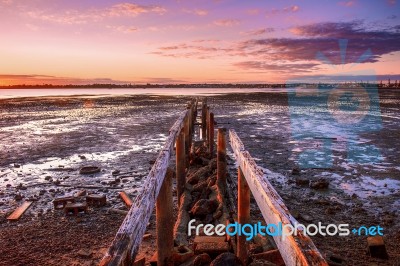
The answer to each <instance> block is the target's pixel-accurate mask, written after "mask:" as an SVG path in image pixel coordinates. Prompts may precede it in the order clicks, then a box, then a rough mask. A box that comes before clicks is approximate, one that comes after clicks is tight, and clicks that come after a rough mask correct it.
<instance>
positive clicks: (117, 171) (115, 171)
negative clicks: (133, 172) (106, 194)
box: [111, 170, 121, 175]
mask: <svg viewBox="0 0 400 266" xmlns="http://www.w3.org/2000/svg"><path fill="white" fill-rule="evenodd" d="M119 173H121V171H120V170H114V171H112V173H111V174H112V175H118V174H119Z"/></svg>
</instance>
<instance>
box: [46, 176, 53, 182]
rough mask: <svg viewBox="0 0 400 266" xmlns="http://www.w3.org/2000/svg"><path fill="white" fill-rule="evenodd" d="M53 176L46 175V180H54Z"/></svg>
mask: <svg viewBox="0 0 400 266" xmlns="http://www.w3.org/2000/svg"><path fill="white" fill-rule="evenodd" d="M52 179H53V178H51V176H49V175H48V176H45V178H44V180H46V181H50V182H51V180H52Z"/></svg>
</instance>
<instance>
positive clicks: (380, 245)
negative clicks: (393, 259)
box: [367, 236, 389, 260]
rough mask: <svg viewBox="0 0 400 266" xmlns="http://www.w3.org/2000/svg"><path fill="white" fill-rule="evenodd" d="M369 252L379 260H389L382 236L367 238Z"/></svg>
mask: <svg viewBox="0 0 400 266" xmlns="http://www.w3.org/2000/svg"><path fill="white" fill-rule="evenodd" d="M367 243H368V251H369V254H370V256H371V257H373V258H379V259H386V260H387V259H388V258H389V256H388V254H387V252H386V247H385V242H384V241H383V237H382V236H371V237H368V238H367Z"/></svg>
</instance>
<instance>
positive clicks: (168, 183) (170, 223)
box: [156, 172, 174, 266]
mask: <svg viewBox="0 0 400 266" xmlns="http://www.w3.org/2000/svg"><path fill="white" fill-rule="evenodd" d="M172 205H173V201H172V177H171V174H170V173H168V172H167V174H166V175H165V179H164V183H163V184H162V186H161V189H160V193H159V194H158V197H157V203H156V215H157V265H160V266H164V265H167V263H168V260H169V258H170V257H171V256H172V251H173V248H174V236H173V233H174V231H173V230H174V217H173V207H172Z"/></svg>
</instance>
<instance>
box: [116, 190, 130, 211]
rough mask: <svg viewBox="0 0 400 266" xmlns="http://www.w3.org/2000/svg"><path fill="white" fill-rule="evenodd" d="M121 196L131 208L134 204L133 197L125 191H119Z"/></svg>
mask: <svg viewBox="0 0 400 266" xmlns="http://www.w3.org/2000/svg"><path fill="white" fill-rule="evenodd" d="M119 196H120V197H121V199H122V200H123V201H124V202H125V204H126V206H128V208H130V207H131V206H132V200H131V198H130V197H129V196H128V194H126V192H125V191H121V192H120V193H119Z"/></svg>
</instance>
